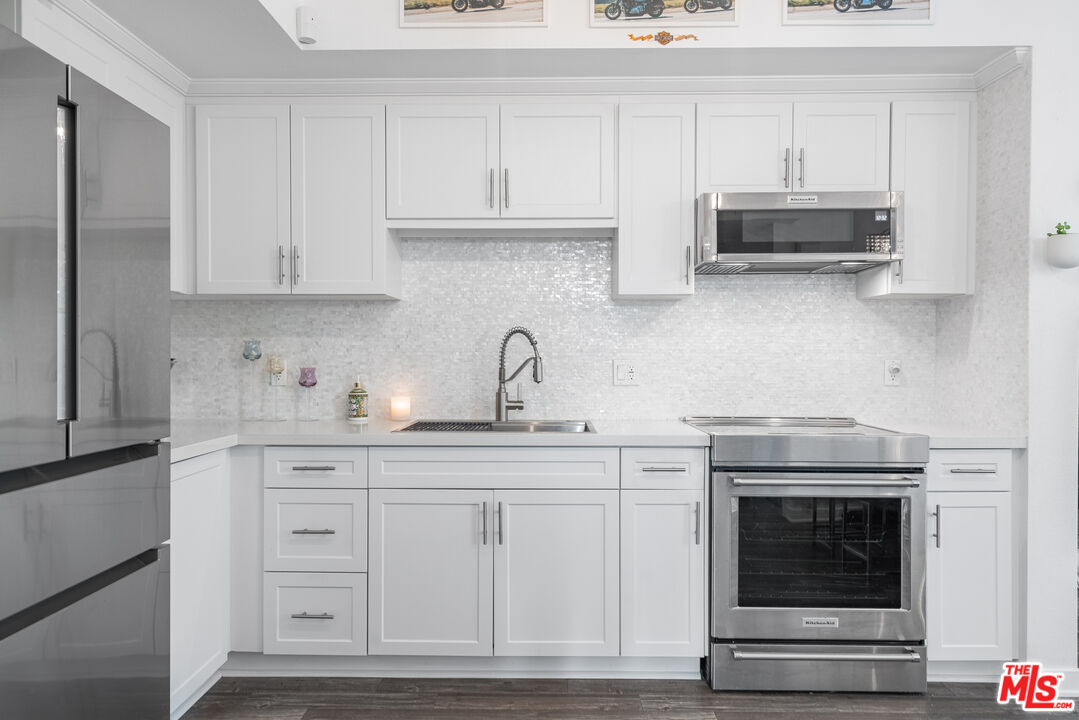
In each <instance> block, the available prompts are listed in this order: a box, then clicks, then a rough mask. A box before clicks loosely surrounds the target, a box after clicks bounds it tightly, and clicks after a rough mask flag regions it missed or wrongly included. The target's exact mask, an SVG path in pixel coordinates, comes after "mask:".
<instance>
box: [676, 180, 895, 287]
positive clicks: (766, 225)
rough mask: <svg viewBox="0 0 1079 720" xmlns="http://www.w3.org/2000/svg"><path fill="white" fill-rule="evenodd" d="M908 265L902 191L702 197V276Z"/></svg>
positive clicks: (699, 227) (699, 268) (849, 270)
mask: <svg viewBox="0 0 1079 720" xmlns="http://www.w3.org/2000/svg"><path fill="white" fill-rule="evenodd" d="M902 260H903V193H901V192H830V193H804V192H803V193H705V194H703V195H701V196H700V198H698V200H697V257H696V269H695V272H696V274H698V275H737V274H776V273H779V274H810V273H815V274H828V273H856V272H861V271H862V270H868V269H869V268H871V267H875V266H877V265H885V264H888V263H892V262H899V261H902Z"/></svg>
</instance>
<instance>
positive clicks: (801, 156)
mask: <svg viewBox="0 0 1079 720" xmlns="http://www.w3.org/2000/svg"><path fill="white" fill-rule="evenodd" d="M798 182H799V183H800V184H801V186H802V187H803V188H804V187H805V186H806V149H805V148H801V149H800V150H799V151H798Z"/></svg>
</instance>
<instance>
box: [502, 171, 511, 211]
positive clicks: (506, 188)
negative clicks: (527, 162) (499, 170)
mask: <svg viewBox="0 0 1079 720" xmlns="http://www.w3.org/2000/svg"><path fill="white" fill-rule="evenodd" d="M504 172H505V175H506V178H505V180H503V181H502V196H503V197H504V198H505V199H506V209H507V210H508V209H509V207H510V169H509V168H506V169H505V170H504Z"/></svg>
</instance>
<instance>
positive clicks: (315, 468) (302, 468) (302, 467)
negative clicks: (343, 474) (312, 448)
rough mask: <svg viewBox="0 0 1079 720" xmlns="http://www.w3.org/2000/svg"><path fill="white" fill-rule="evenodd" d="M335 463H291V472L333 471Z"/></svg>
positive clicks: (335, 467)
mask: <svg viewBox="0 0 1079 720" xmlns="http://www.w3.org/2000/svg"><path fill="white" fill-rule="evenodd" d="M336 469H337V466H336V465H293V466H292V471H293V472H333V471H334V470H336Z"/></svg>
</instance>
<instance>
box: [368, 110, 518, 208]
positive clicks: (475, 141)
mask: <svg viewBox="0 0 1079 720" xmlns="http://www.w3.org/2000/svg"><path fill="white" fill-rule="evenodd" d="M386 158H387V160H386V197H387V201H386V215H387V217H390V218H408V219H415V218H496V217H498V199H499V195H498V188H499V178H498V174H499V168H500V164H499V157H498V106H497V105H391V106H389V107H388V108H387V109H386Z"/></svg>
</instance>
